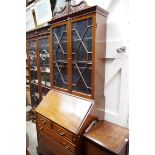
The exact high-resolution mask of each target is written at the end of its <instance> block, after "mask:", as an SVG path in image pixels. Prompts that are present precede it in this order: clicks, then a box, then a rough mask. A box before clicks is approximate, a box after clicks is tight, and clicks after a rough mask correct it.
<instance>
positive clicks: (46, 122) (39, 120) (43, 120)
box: [36, 113, 51, 128]
mask: <svg viewBox="0 0 155 155" xmlns="http://www.w3.org/2000/svg"><path fill="white" fill-rule="evenodd" d="M36 121H37V123H42V125H44V126H46V127H48V128H51V121H50V120H49V119H47V118H46V117H44V116H42V115H40V114H38V113H37V114H36Z"/></svg>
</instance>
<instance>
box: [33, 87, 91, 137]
mask: <svg viewBox="0 0 155 155" xmlns="http://www.w3.org/2000/svg"><path fill="white" fill-rule="evenodd" d="M92 104H93V101H92V100H84V99H82V98H77V97H75V96H71V95H68V94H65V93H60V92H58V91H56V90H51V91H49V93H48V94H47V96H46V97H45V98H44V99H43V100H42V101H41V103H40V104H39V106H38V107H37V108H36V112H38V113H40V114H41V115H43V116H45V117H47V118H48V119H50V120H52V121H53V122H55V123H57V124H59V125H60V126H62V127H64V128H66V129H68V130H69V131H71V132H73V133H75V134H76V132H77V131H78V129H79V127H80V125H81V123H82V122H83V120H84V118H85V116H86V114H87V112H88V111H89V109H90V108H91V106H92ZM81 107H82V108H81Z"/></svg>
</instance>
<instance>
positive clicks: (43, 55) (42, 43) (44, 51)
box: [39, 38, 50, 71]
mask: <svg viewBox="0 0 155 155" xmlns="http://www.w3.org/2000/svg"><path fill="white" fill-rule="evenodd" d="M39 57H40V70H41V71H46V70H48V71H50V70H49V69H50V65H49V41H48V38H43V39H40V40H39Z"/></svg>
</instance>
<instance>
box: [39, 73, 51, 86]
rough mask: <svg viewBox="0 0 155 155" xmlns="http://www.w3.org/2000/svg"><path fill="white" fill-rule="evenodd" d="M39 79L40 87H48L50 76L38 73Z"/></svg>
mask: <svg viewBox="0 0 155 155" xmlns="http://www.w3.org/2000/svg"><path fill="white" fill-rule="evenodd" d="M40 74H41V75H40V79H41V85H42V86H46V87H50V86H51V85H50V74H49V73H47V72H41V73H40Z"/></svg>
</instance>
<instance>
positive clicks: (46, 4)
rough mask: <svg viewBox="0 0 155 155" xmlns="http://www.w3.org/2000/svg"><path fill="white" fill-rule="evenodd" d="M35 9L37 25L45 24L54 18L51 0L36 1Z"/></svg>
mask: <svg viewBox="0 0 155 155" xmlns="http://www.w3.org/2000/svg"><path fill="white" fill-rule="evenodd" d="M34 11H35V15H36V21H37V25H41V24H44V23H46V22H48V21H50V20H51V19H52V12H51V4H50V0H39V1H38V2H36V3H35V6H34Z"/></svg>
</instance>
